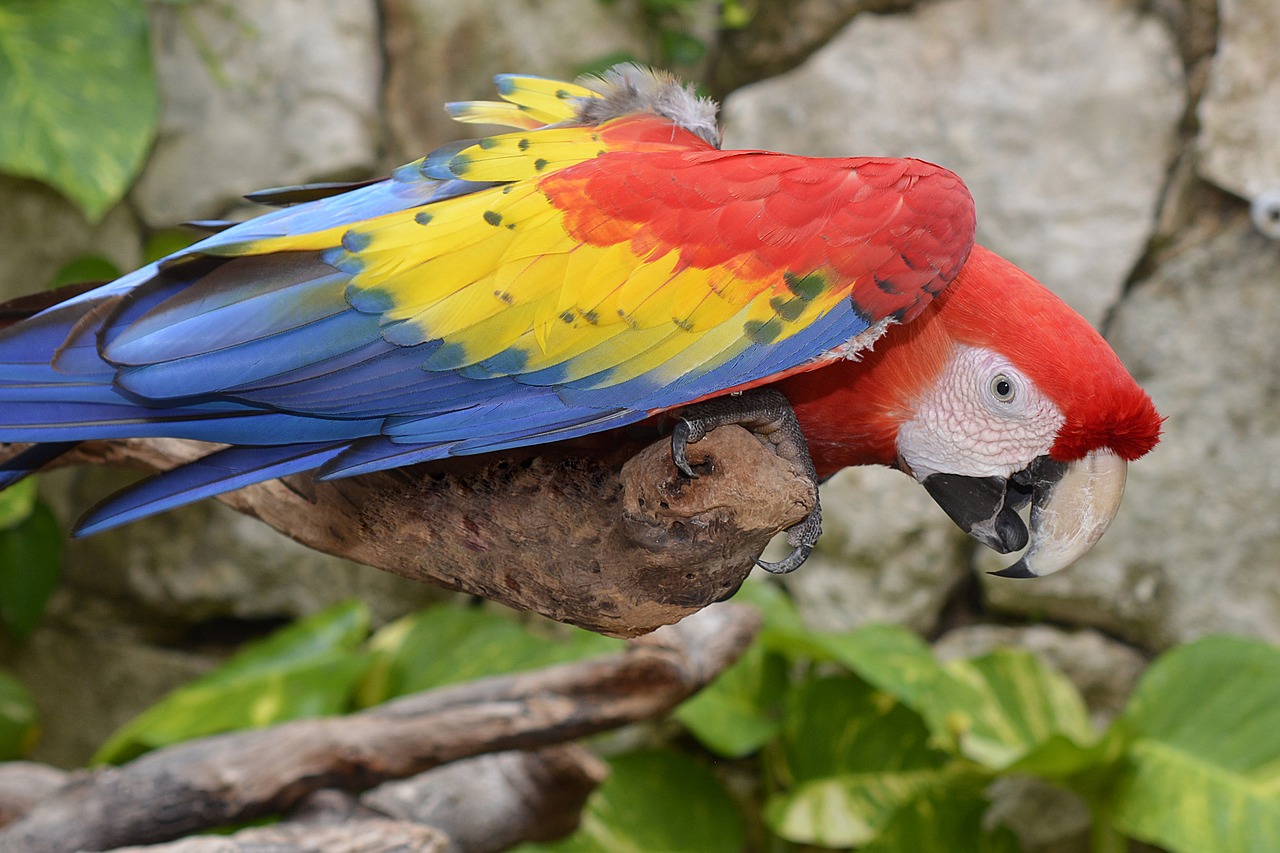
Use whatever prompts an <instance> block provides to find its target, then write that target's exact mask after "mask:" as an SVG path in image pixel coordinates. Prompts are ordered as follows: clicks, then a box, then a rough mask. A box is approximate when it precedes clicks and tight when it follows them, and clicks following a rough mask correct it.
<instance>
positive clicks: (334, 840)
mask: <svg viewBox="0 0 1280 853" xmlns="http://www.w3.org/2000/svg"><path fill="white" fill-rule="evenodd" d="M316 851H324V853H457V850H456V848H451V847H450V846H449V839H448V838H447V837H446V836H445V835H444V833H442V832H440V831H438V830H436V829H433V828H431V827H429V826H423V825H422V824H416V823H410V822H409V821H404V820H388V819H387V818H359V819H356V820H352V821H347V822H344V823H338V824H326V823H320V824H313V823H283V824H280V825H279V826H264V827H255V828H253V829H242V830H240V831H239V832H237V833H235V834H234V835H228V836H223V835H199V836H195V837H192V838H184V839H182V840H181V841H175V842H173V843H171V844H159V845H151V844H148V845H146V846H145V847H119V848H116V849H115V850H113V851H111V853H316Z"/></svg>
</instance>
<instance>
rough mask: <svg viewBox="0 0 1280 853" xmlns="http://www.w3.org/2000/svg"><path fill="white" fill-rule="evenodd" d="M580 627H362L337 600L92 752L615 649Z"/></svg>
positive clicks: (128, 754) (147, 745)
mask: <svg viewBox="0 0 1280 853" xmlns="http://www.w3.org/2000/svg"><path fill="white" fill-rule="evenodd" d="M618 642H619V641H617V640H609V639H607V638H605V637H600V636H597V635H595V634H589V633H587V632H586V631H579V630H573V631H569V630H566V631H564V632H563V635H561V636H542V635H538V634H534V633H532V632H530V631H529V630H527V629H525V628H522V627H521V626H520V625H518V624H517V623H516V622H514V621H512V620H511V619H509V618H504V617H502V616H499V615H497V614H495V613H491V612H488V611H485V610H479V609H458V608H451V607H444V606H440V607H434V608H430V609H428V610H425V611H422V612H421V613H417V614H413V615H411V616H407V617H405V618H403V619H401V620H398V621H397V622H393V623H391V624H390V625H387V626H386V627H384V628H382V629H381V630H379V631H377V632H375V633H374V634H373V635H372V636H370V634H369V613H368V609H367V608H366V607H365V606H364V605H363V604H361V603H359V602H354V601H351V602H345V603H341V604H337V605H334V606H333V607H330V608H329V609H327V610H324V611H322V612H320V613H317V614H315V615H313V616H310V617H308V618H306V619H303V620H301V621H299V622H297V623H295V624H293V625H289V626H287V627H285V628H282V629H280V630H279V631H277V632H275V633H273V634H271V635H270V636H268V637H266V638H264V639H262V640H258V641H257V642H254V643H250V644H249V645H247V646H245V648H244V649H242V650H241V651H240V652H239V653H237V654H236V655H234V656H233V657H232V658H230V659H229V660H228V661H226V662H225V663H224V664H222V665H221V666H220V667H218V668H217V669H215V670H214V671H212V672H210V673H209V674H207V675H205V676H204V677H202V678H199V679H197V680H195V681H193V682H191V683H189V684H186V685H184V686H182V687H179V688H178V689H176V690H174V691H173V692H172V693H170V694H168V695H167V696H165V697H164V698H163V699H161V700H160V701H159V702H157V703H156V704H155V705H152V706H151V707H150V708H148V709H147V710H145V711H143V712H142V713H141V714H139V715H138V716H137V717H135V718H134V719H132V720H130V721H129V722H128V723H126V724H125V725H124V726H122V727H121V728H120V729H119V730H117V731H116V732H115V733H114V734H113V735H112V736H111V737H110V738H109V739H108V740H107V742H106V743H105V744H103V746H102V747H101V748H100V749H99V750H98V752H97V754H96V755H95V756H94V758H93V761H94V762H95V763H101V762H106V763H121V762H125V761H129V760H131V759H133V758H136V757H137V756H139V755H141V754H143V753H144V752H147V751H148V750H151V749H155V748H157V747H161V746H165V745H168V744H172V743H177V742H179V741H183V740H188V739H191V738H196V737H203V736H206V735H211V734H216V733H219V732H227V731H234V730H237V729H247V728H258V727H262V726H268V725H271V724H273V723H279V722H284V721H285V720H293V719H299V718H302V717H315V716H321V715H331V714H340V713H344V712H348V711H351V710H354V709H355V708H357V707H360V706H363V705H370V704H375V703H377V702H383V701H386V700H387V699H391V698H393V697H395V696H399V695H403V694H404V693H409V692H413V691H416V690H423V689H427V688H430V687H435V686H439V685H441V684H446V683H451V682H456V681H465V680H468V679H471V678H479V677H482V676H486V675H495V674H499V673H504V672H511V671H514V670H518V669H528V668H531V667H536V666H543V665H546V664H548V663H552V662H561V661H567V660H574V659H577V658H581V657H586V656H589V655H592V654H598V653H599V652H601V651H603V650H608V649H611V648H616V646H617V643H618Z"/></svg>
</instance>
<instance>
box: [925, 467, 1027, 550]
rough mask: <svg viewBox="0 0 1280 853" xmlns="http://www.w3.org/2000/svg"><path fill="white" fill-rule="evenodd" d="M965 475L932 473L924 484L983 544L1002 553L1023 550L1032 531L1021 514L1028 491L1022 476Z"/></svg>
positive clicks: (953, 519) (955, 519)
mask: <svg viewBox="0 0 1280 853" xmlns="http://www.w3.org/2000/svg"><path fill="white" fill-rule="evenodd" d="M1021 474H1022V472H1019V473H1018V474H1015V475H1013V477H1010V478H1008V479H1001V478H1000V477H964V476H961V475H959V474H930V475H929V476H927V477H925V478H924V482H923V485H924V487H925V490H926V491H928V492H929V495H930V496H931V497H932V498H933V499H934V501H935V502H937V504H938V506H940V507H942V509H943V511H944V512H946V514H947V515H949V516H951V520H952V521H954V522H955V523H956V524H957V525H959V527H960V529H961V530H963V531H964V532H965V533H968V534H969V535H970V536H972V537H973V538H974V539H977V540H978V541H979V542H981V543H982V544H983V545H986V546H987V547H988V548H990V549H992V550H993V551H997V552H999V553H1001V554H1009V553H1012V552H1014V551H1020V550H1022V549H1023V548H1025V547H1026V546H1027V540H1028V539H1029V538H1030V534H1029V533H1028V532H1027V525H1026V524H1025V523H1023V521H1022V518H1021V517H1019V515H1018V510H1019V509H1020V508H1021V507H1023V506H1025V505H1026V502H1027V496H1028V495H1029V492H1028V493H1027V494H1024V493H1023V491H1022V486H1021V482H1020V481H1019V480H1018V478H1019V477H1020V476H1021Z"/></svg>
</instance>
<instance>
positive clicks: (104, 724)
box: [0, 587, 219, 768]
mask: <svg viewBox="0 0 1280 853" xmlns="http://www.w3.org/2000/svg"><path fill="white" fill-rule="evenodd" d="M218 659H219V658H218V656H217V655H214V654H209V653H205V652H197V651H191V650H182V649H176V648H172V647H169V646H164V645H157V644H155V643H153V642H152V641H151V640H150V639H149V638H147V637H145V636H143V635H142V633H141V632H139V631H138V630H137V629H135V628H132V627H130V626H129V625H128V623H127V622H126V621H125V620H123V619H122V618H121V614H120V613H119V612H117V611H115V610H114V609H113V608H111V607H110V606H106V605H104V604H103V603H102V602H101V601H95V600H93V599H87V598H83V597H81V596H78V595H76V594H74V593H73V592H72V591H71V590H69V589H68V588H67V587H63V588H62V589H60V590H59V591H58V592H57V593H56V595H55V597H54V599H53V600H52V601H51V603H50V607H49V612H48V613H47V614H46V616H45V619H44V621H43V622H42V623H41V625H40V627H39V628H38V629H37V630H36V631H35V632H34V633H33V634H32V635H31V637H30V638H29V639H28V640H27V641H25V642H24V643H22V644H21V645H16V644H15V645H9V646H6V644H4V643H2V642H0V665H2V666H3V667H4V668H5V669H7V670H8V671H10V672H12V673H13V674H14V675H16V676H17V677H18V679H19V680H20V681H22V683H23V684H25V685H26V687H27V689H29V690H30V691H31V693H32V695H33V697H34V698H35V702H36V707H37V710H38V712H39V718H40V728H41V739H40V742H39V743H38V744H37V746H36V749H35V751H34V752H33V753H32V754H31V755H30V756H29V758H31V759H32V760H33V761H41V762H45V763H47V764H53V765H55V766H57V767H65V768H74V767H79V766H83V765H84V764H85V762H87V761H88V760H89V757H90V756H92V755H93V753H94V752H96V751H97V749H98V748H99V747H100V746H102V744H103V742H104V741H106V739H107V737H108V736H109V735H110V734H111V733H112V732H114V731H115V730H116V729H117V728H119V727H120V726H122V725H124V724H125V723H126V722H128V721H129V720H131V719H133V717H134V716H136V715H137V714H138V712H140V711H141V710H143V709H144V708H146V707H148V706H149V705H151V704H153V703H154V702H156V701H157V700H158V699H160V697H162V696H163V695H164V694H166V693H168V692H169V691H170V690H172V689H174V688H175V687H178V686H180V685H182V684H185V683H186V682H188V681H190V680H192V679H193V678H196V677H198V676H200V675H203V674H204V673H205V672H207V671H208V670H209V669H211V668H212V667H213V666H214V665H216V663H217V661H218Z"/></svg>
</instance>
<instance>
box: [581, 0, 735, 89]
mask: <svg viewBox="0 0 1280 853" xmlns="http://www.w3.org/2000/svg"><path fill="white" fill-rule="evenodd" d="M600 2H601V3H603V4H604V5H606V6H613V5H615V3H616V0H600ZM640 12H641V14H642V16H643V20H644V26H645V30H646V31H647V33H648V35H649V40H650V42H651V43H652V44H651V53H652V59H651V60H650V61H651V62H655V63H657V64H658V65H660V66H662V67H663V68H667V69H671V70H681V69H685V70H688V69H692V68H694V67H695V66H696V65H697V64H698V63H699V62H701V61H702V60H703V59H704V58H705V57H706V55H707V52H708V45H707V42H706V36H709V35H711V33H710V31H711V30H712V29H714V28H720V29H739V28H741V27H745V26H746V25H747V24H748V23H749V22H750V21H751V16H752V11H751V10H750V9H749V8H748V7H747V4H745V3H744V2H742V0H716V2H712V0H641V2H640ZM636 59H637V57H634V56H629V55H623V54H611V55H609V56H605V57H600V58H599V59H597V60H596V61H594V62H591V63H589V64H587V65H585V66H583V67H582V68H581V69H580V73H584V74H590V73H594V72H597V71H603V70H604V69H606V68H608V67H610V66H611V65H615V64H617V63H618V62H633V61H636Z"/></svg>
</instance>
